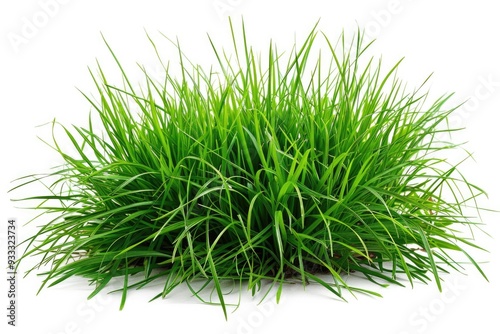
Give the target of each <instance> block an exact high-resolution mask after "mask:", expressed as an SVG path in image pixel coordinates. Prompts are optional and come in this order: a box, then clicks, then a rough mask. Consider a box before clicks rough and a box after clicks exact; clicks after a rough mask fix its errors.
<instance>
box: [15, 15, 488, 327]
mask: <svg viewBox="0 0 500 334" xmlns="http://www.w3.org/2000/svg"><path fill="white" fill-rule="evenodd" d="M148 37H149V36H148ZM231 37H232V40H233V43H234V50H233V51H232V53H233V55H232V56H230V55H229V54H228V53H226V52H224V51H223V50H221V49H220V48H218V47H216V46H215V44H214V43H213V41H212V40H211V39H210V40H209V42H210V43H211V45H212V47H213V52H214V55H215V57H216V59H217V60H218V64H217V65H216V66H214V67H213V68H210V69H203V68H201V67H200V66H197V65H195V64H192V63H191V62H190V61H189V60H188V59H187V58H186V57H185V55H184V54H183V52H182V50H181V49H180V47H178V45H179V44H178V42H173V41H172V43H173V44H174V46H175V47H177V48H178V53H179V62H178V63H179V67H178V68H176V69H175V70H178V71H179V73H180V75H173V74H172V71H174V70H173V69H172V68H171V65H170V63H168V65H164V64H165V63H164V62H163V61H162V60H161V59H159V60H160V63H161V65H162V66H163V69H164V77H163V79H162V80H161V81H158V80H155V79H154V78H153V77H152V76H151V75H149V74H148V72H147V71H146V70H144V69H143V68H142V69H143V72H144V79H145V84H144V85H143V87H142V88H141V89H137V88H134V86H133V84H132V81H131V80H130V79H129V77H128V76H127V73H126V71H125V70H124V68H123V67H122V65H121V64H120V62H119V60H118V57H117V56H116V55H115V54H114V53H113V51H112V49H111V47H109V45H108V43H107V42H106V45H108V48H109V51H110V52H111V55H112V56H113V57H114V59H115V60H116V64H117V65H118V69H119V70H120V72H121V76H122V79H123V84H122V85H114V84H112V83H110V82H108V80H107V79H106V76H105V73H104V69H103V68H101V67H100V66H98V67H97V69H96V70H95V71H91V75H92V78H93V80H94V81H95V86H96V90H97V94H98V95H97V98H91V97H90V96H88V95H85V94H84V95H85V97H86V98H87V99H88V102H89V103H90V104H91V105H92V107H93V113H92V114H91V116H90V117H89V122H88V125H87V126H83V127H80V126H70V127H68V126H65V125H61V124H58V123H56V122H55V121H54V122H53V127H54V131H55V129H62V130H63V139H62V141H67V142H69V143H70V144H71V145H72V147H71V148H70V149H68V148H67V146H64V147H65V148H64V149H63V148H62V147H63V146H62V145H61V144H60V143H61V139H60V136H59V137H57V136H56V135H54V136H53V143H52V144H51V146H52V147H53V148H54V149H55V150H56V151H57V152H58V153H59V154H60V156H61V158H62V160H63V161H64V163H63V164H62V165H61V166H60V167H58V168H56V169H54V170H53V171H51V172H50V173H48V174H41V175H40V174H37V175H32V176H28V177H26V178H22V179H20V180H18V185H17V186H16V188H18V187H26V186H29V185H30V184H32V183H33V182H45V184H46V185H47V192H46V193H45V194H40V195H37V196H33V197H30V198H23V200H33V199H35V200H37V201H41V203H40V204H39V205H37V206H36V209H37V210H41V212H42V213H43V214H50V215H52V216H53V217H55V218H53V219H52V220H50V221H49V222H47V223H45V224H44V225H43V226H41V227H40V228H39V229H38V231H37V233H36V234H34V235H33V236H31V237H30V238H28V239H27V240H26V241H25V246H26V251H25V252H24V255H23V257H22V258H21V261H24V259H25V258H27V257H29V256H35V255H36V256H38V257H39V262H38V264H37V266H35V267H33V268H32V269H31V270H29V271H28V272H30V271H32V270H38V269H39V268H40V267H42V266H45V265H48V266H49V269H48V271H46V272H45V273H44V275H45V276H44V280H43V284H42V286H41V289H42V288H43V287H44V286H50V285H55V284H58V283H60V282H62V281H64V280H66V279H68V278H70V277H72V276H75V275H78V276H83V277H86V278H88V279H89V280H90V281H91V282H92V283H93V284H95V291H94V292H93V293H92V295H91V296H94V295H95V294H97V293H99V292H100V291H101V290H102V289H103V288H105V287H106V286H107V284H108V283H109V282H110V281H111V279H112V278H115V277H123V278H124V282H123V289H122V293H123V294H122V301H121V305H120V307H123V305H124V303H125V299H126V295H127V290H128V289H130V288H140V287H142V286H145V285H147V284H149V283H150V282H152V281H153V280H157V279H163V280H164V281H165V285H164V287H163V289H162V290H161V291H160V292H159V294H158V295H157V296H156V297H155V298H158V297H165V296H167V295H168V294H169V292H171V291H172V290H173V289H174V288H175V287H176V286H178V285H179V284H181V283H187V284H188V285H189V288H190V289H191V291H192V292H193V294H195V295H196V296H197V297H198V298H200V299H201V300H202V301H206V300H205V299H204V298H203V297H202V295H201V291H203V288H205V289H210V288H213V289H214V292H215V293H216V294H215V295H216V296H217V303H218V304H219V305H221V306H222V309H223V311H224V314H225V315H226V317H227V304H226V303H225V301H224V291H223V288H222V286H223V281H225V280H233V281H235V282H236V283H238V285H239V286H241V283H242V282H248V289H249V290H251V291H252V292H253V293H255V292H256V291H258V290H259V289H260V288H261V286H262V284H263V283H264V282H265V281H271V282H274V283H275V285H277V287H278V289H277V299H278V300H279V297H280V295H281V291H282V287H283V284H285V283H286V282H288V281H290V279H292V278H293V279H298V280H300V281H301V282H302V283H303V284H304V285H306V284H307V283H309V282H314V283H317V284H320V285H322V286H324V287H325V288H326V289H328V290H329V291H331V292H332V293H333V294H335V295H337V296H338V297H339V298H342V299H343V298H344V297H343V292H345V291H346V290H347V291H361V292H367V293H373V294H376V293H375V292H370V291H366V290H361V289H356V288H355V287H353V286H350V285H349V284H348V283H347V282H346V277H347V276H348V275H349V274H350V273H352V272H356V273H358V274H361V275H363V276H365V277H366V278H367V279H368V280H370V281H373V282H375V283H377V284H388V283H392V284H402V283H401V282H402V280H403V279H407V280H408V281H409V282H410V284H413V282H414V281H421V282H429V281H435V283H436V284H437V286H438V288H439V289H441V278H440V274H441V273H444V272H447V271H448V270H450V269H452V270H462V267H461V265H460V263H461V262H459V261H457V260H454V257H452V256H455V255H457V256H458V255H460V254H459V253H463V254H465V256H466V257H467V259H468V261H470V262H471V263H472V264H473V265H474V266H475V267H476V268H477V270H479V272H480V273H481V274H482V275H483V276H484V273H483V271H482V270H481V268H480V266H479V265H478V264H477V263H476V262H475V261H474V259H473V258H472V257H471V256H470V255H469V254H468V253H467V250H466V249H467V248H470V247H472V248H478V249H480V247H479V246H478V245H476V244H475V242H474V239H473V234H472V233H469V232H472V231H473V230H476V229H478V228H479V224H480V221H479V220H478V219H479V218H476V217H470V216H469V211H468V210H467V208H469V207H472V208H475V209H478V204H477V202H476V199H477V198H478V197H479V196H481V195H483V194H484V192H483V191H482V190H481V189H480V188H478V187H477V186H475V185H473V184H471V183H470V182H469V181H468V180H467V179H466V178H465V177H464V176H463V175H462V174H461V173H460V172H459V170H458V167H459V164H456V165H453V164H452V165H450V163H449V162H448V161H447V160H446V159H445V158H441V157H442V156H444V155H445V153H447V151H448V150H452V149H455V148H457V146H459V145H455V144H453V143H449V142H445V141H443V140H441V139H440V138H443V134H446V133H447V132H452V131H455V129H448V128H446V127H445V125H446V121H447V118H448V116H449V114H450V113H451V112H453V110H454V109H456V107H452V108H449V107H446V104H447V101H448V100H449V98H450V96H451V95H444V96H442V97H440V98H438V99H437V100H435V101H434V102H431V103H429V102H428V101H427V97H428V93H427V92H423V91H422V90H423V88H422V87H423V85H422V86H421V87H420V88H418V89H416V90H414V91H411V92H409V91H408V90H406V89H405V85H404V84H403V83H402V81H401V80H400V79H398V77H397V75H396V72H397V68H398V66H399V64H400V62H398V63H396V64H395V65H394V66H393V67H392V68H389V70H387V71H384V70H383V68H382V62H381V61H376V60H374V59H373V58H371V59H370V58H368V57H367V56H365V54H366V51H367V49H368V47H369V46H370V44H366V43H364V42H363V36H362V33H361V32H358V34H357V35H356V36H355V37H354V38H353V39H352V40H351V41H348V40H346V38H345V36H344V35H341V36H340V38H339V39H338V40H337V41H335V43H334V42H332V41H331V40H330V39H329V38H328V37H327V36H325V35H323V34H320V33H318V30H317V27H316V26H315V27H314V29H313V30H312V31H311V33H310V34H309V35H308V36H307V38H305V40H304V41H303V43H302V44H300V45H296V46H294V47H293V48H292V49H291V51H290V52H289V53H280V52H279V51H278V50H277V48H276V47H275V46H274V45H273V44H271V45H270V47H269V50H268V52H266V53H265V54H263V55H260V54H256V53H255V52H254V50H253V49H252V48H251V46H250V45H248V44H247V38H246V33H245V28H244V25H243V26H242V34H241V36H237V34H236V32H235V29H234V28H233V25H232V24H231ZM150 41H151V43H152V46H153V48H154V50H155V52H156V53H157V54H158V51H157V47H156V45H155V42H154V41H153V39H151V38H150ZM318 43H323V45H324V46H325V47H324V48H321V49H322V52H318V49H317V48H316V45H317V44H318ZM325 55H326V56H325ZM424 84H425V82H424ZM97 129H99V130H97ZM56 137H57V138H56ZM14 189H15V188H14ZM478 213H479V212H478ZM37 219H41V218H40V217H38V218H37ZM469 229H470V231H469ZM76 255H78V256H76ZM136 274H141V275H142V276H143V277H142V278H141V279H140V280H138V281H135V282H134V283H132V282H129V276H131V275H136ZM485 277H486V276H485ZM198 279H203V280H206V284H204V285H203V287H202V289H201V290H200V289H196V288H194V286H192V283H193V282H194V281H195V280H198ZM207 302H211V301H207Z"/></svg>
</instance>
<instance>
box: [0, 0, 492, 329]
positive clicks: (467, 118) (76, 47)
mask: <svg viewBox="0 0 500 334" xmlns="http://www.w3.org/2000/svg"><path fill="white" fill-rule="evenodd" d="M499 13H500V12H499V11H498V9H497V8H496V6H495V2H494V1H485V0H481V1H474V2H472V1H439V2H438V1H430V0H427V1H425V0H413V1H411V0H399V1H398V0H396V1H389V0H376V1H374V0H364V1H361V0H358V1H350V2H348V1H327V0H322V1H320V0H315V1H290V0H288V1H284V0H279V1H265V0H206V1H202V0H196V1H195V0H186V1H165V0H157V1H154V0H142V1H129V0H120V1H118V0H108V1H95V0H86V1H78V0H64V1H63V0H40V1H34V0H26V1H18V0H2V1H1V4H0V30H1V31H0V97H1V99H0V103H1V104H0V105H1V117H2V121H1V132H0V135H1V139H0V143H1V155H0V157H1V158H0V159H1V160H0V164H1V170H2V177H1V184H0V188H1V191H0V196H1V197H0V198H1V202H0V220H1V221H2V223H1V225H0V226H4V227H2V228H1V234H0V235H1V245H0V246H1V250H0V253H1V254H5V249H6V246H5V230H6V228H5V224H6V221H7V219H8V218H10V217H15V218H17V220H18V221H19V224H20V225H22V224H23V223H25V222H27V221H28V220H29V219H30V218H32V215H33V213H32V212H29V211H27V210H22V209H19V208H17V207H16V203H13V202H11V201H10V198H11V197H13V195H12V194H7V190H8V189H9V188H10V187H11V183H10V182H11V181H12V180H13V179H15V178H17V177H20V176H23V175H26V174H30V173H34V172H44V171H47V170H48V168H50V167H52V166H55V165H57V164H58V163H59V162H60V160H59V159H58V157H57V155H55V154H54V153H53V152H52V151H51V150H50V149H49V148H48V147H47V146H46V145H44V144H43V143H42V142H41V141H40V140H39V139H37V136H41V137H42V138H46V139H48V136H49V134H50V132H49V129H48V128H47V127H37V126H39V125H41V124H44V123H47V122H49V121H51V120H52V119H53V118H56V119H57V120H58V121H60V122H62V123H64V124H71V123H73V124H79V125H84V124H85V123H84V122H85V120H86V118H87V116H88V112H89V111H90V107H89V105H88V103H87V102H86V101H85V99H84V98H83V97H82V95H81V94H80V93H79V92H78V90H77V89H76V88H79V89H81V90H82V91H84V92H87V93H92V92H94V90H93V87H92V83H91V80H90V76H89V74H88V71H87V67H90V68H91V69H95V66H96V62H95V60H96V58H97V59H99V61H100V62H101V63H102V64H103V67H104V68H110V67H112V65H111V59H110V56H109V54H108V53H107V51H106V48H105V46H104V43H103V41H102V39H101V36H100V33H101V32H102V33H103V34H104V35H105V36H106V38H107V40H108V41H109V42H110V43H111V45H112V46H113V48H114V51H115V52H116V53H117V54H118V55H119V57H120V58H121V60H122V61H123V62H124V64H125V66H127V68H128V69H129V70H130V69H131V72H132V73H134V71H135V70H136V67H134V63H135V62H139V63H142V64H145V65H146V66H150V67H151V66H152V68H154V65H152V64H154V63H153V62H152V59H153V53H152V49H151V48H150V46H149V45H148V42H147V38H146V35H145V30H146V31H148V32H150V33H151V34H152V35H153V36H158V34H157V31H161V32H163V33H164V34H166V35H167V36H169V37H172V38H175V37H179V40H180V41H181V44H182V46H183V49H184V51H185V52H186V54H187V55H189V56H190V58H191V59H193V60H194V61H195V62H200V63H207V62H208V61H209V59H212V58H210V57H209V56H207V55H208V54H209V52H210V44H209V43H208V40H207V38H206V33H209V34H210V35H211V36H212V37H213V38H214V39H215V40H216V41H217V43H219V45H222V46H226V47H229V45H230V35H229V29H228V23H227V17H228V15H231V16H232V17H234V18H235V21H236V22H239V20H240V18H241V17H242V16H243V17H244V19H245V23H246V26H247V32H248V35H249V38H250V40H251V42H252V44H254V45H255V46H256V49H259V48H260V49H261V50H262V51H263V52H266V49H265V48H266V47H267V46H268V43H269V40H270V39H271V38H272V39H273V41H275V42H276V43H278V45H279V47H280V48H281V49H282V50H285V49H287V48H290V47H291V45H292V43H293V40H294V35H295V34H296V35H297V36H298V39H299V40H300V37H301V36H304V35H305V34H307V33H308V32H309V30H310V29H311V27H312V26H313V25H314V23H315V22H316V21H317V20H318V19H319V18H321V21H320V24H319V28H320V29H321V30H322V31H324V32H325V33H326V34H328V35H329V36H331V37H332V39H335V38H336V37H337V36H338V35H339V33H340V32H341V31H342V29H345V31H346V32H347V33H352V32H354V31H355V29H356V28H357V26H358V25H359V26H360V27H361V28H363V27H364V28H366V29H367V34H368V35H370V36H371V37H373V38H377V41H376V43H375V44H374V46H373V47H372V48H371V51H370V53H371V54H372V55H374V56H377V57H378V56H379V55H381V54H383V56H384V61H386V62H387V63H391V62H394V61H395V60H397V59H399V58H401V57H403V56H404V57H405V61H404V63H403V65H402V67H401V70H400V71H399V75H400V76H401V77H402V78H403V79H404V80H405V81H407V82H408V86H409V87H415V86H417V85H418V84H420V82H421V81H422V80H423V79H424V78H425V77H426V76H427V75H428V74H430V73H431V72H434V76H433V78H432V81H431V85H430V86H429V88H430V89H431V91H432V94H436V95H438V94H441V93H446V92H456V95H455V97H454V98H453V102H455V103H457V104H458V103H460V102H463V101H466V100H467V99H470V100H469V102H468V103H466V104H465V105H464V106H463V107H462V108H461V109H460V110H458V111H457V112H456V113H455V115H454V117H453V118H452V119H451V121H452V122H453V125H458V126H464V127H466V130H464V131H462V132H461V133H460V134H457V136H455V137H454V138H453V140H454V141H457V142H462V141H464V142H465V141H467V144H466V145H465V147H466V148H467V149H468V150H469V151H470V152H472V153H473V155H474V158H475V161H472V160H469V161H467V162H466V163H465V164H464V165H463V166H462V170H463V172H464V173H465V174H466V175H467V177H468V178H470V179H471V181H473V182H474V183H476V184H478V185H480V186H482V187H483V188H485V189H486V190H487V192H488V193H489V195H490V197H489V199H483V200H482V201H481V203H480V204H481V205H483V206H486V207H490V208H495V209H500V205H499V203H500V201H499V200H500V181H499V177H498V165H497V162H498V159H497V156H498V144H499V142H500V131H499V130H498V124H500V122H499V121H500V117H499V113H498V111H499V107H500V94H499V93H500V66H499V64H500V63H499V61H498V59H500V48H499V39H498V36H499V33H500V19H499ZM31 25H33V26H31ZM161 43H162V45H167V43H166V42H165V41H161ZM172 56H173V55H172ZM166 57H169V55H168V54H166ZM174 60H175V59H174ZM138 73H139V72H138V71H137V74H138ZM461 154H463V152H459V153H458V155H457V156H456V157H454V158H459V157H460V156H461ZM498 219H499V214H493V213H485V214H484V215H483V221H484V223H485V225H486V226H485V229H486V230H487V231H488V232H489V233H490V234H491V235H492V238H488V237H485V236H484V235H477V237H478V242H479V243H481V244H482V245H484V247H486V248H487V249H489V250H490V253H489V254H486V253H478V254H477V256H478V260H480V261H489V262H488V263H485V264H484V265H483V268H484V270H485V271H486V273H487V274H488V276H489V279H490V282H489V283H488V282H486V281H485V280H484V279H482V277H481V276H480V275H479V274H478V273H477V272H476V271H475V270H474V269H473V268H471V267H467V268H466V272H467V274H468V275H462V274H459V273H452V274H450V275H447V276H444V279H445V283H444V284H443V286H444V293H443V294H439V292H438V291H437V288H436V286H435V285H432V284H430V285H422V284H417V285H415V286H414V288H413V289H412V288H410V287H407V288H401V287H396V286H391V287H389V288H385V289H384V288H378V287H374V286H372V285H370V284H368V283H366V282H365V281H363V280H356V279H352V280H350V282H352V283H353V284H354V283H355V284H357V285H358V286H362V287H370V288H372V289H375V290H377V291H379V292H381V293H383V295H384V298H371V297H366V296H361V295H357V299H356V298H355V297H352V296H350V295H346V297H347V299H348V301H349V302H348V303H345V302H342V301H339V300H337V299H336V298H333V296H331V295H330V294H329V293H328V292H326V291H325V290H324V289H322V288H318V287H315V286H308V287H307V288H306V290H305V291H304V289H303V288H302V287H301V286H299V285H296V286H290V287H288V288H287V289H285V291H284V292H283V300H282V302H281V303H280V304H279V305H276V304H275V302H274V300H273V299H270V298H268V299H266V300H264V302H263V303H262V304H260V305H257V304H258V301H259V300H258V299H252V298H250V297H249V296H247V295H244V298H243V301H242V305H241V307H240V308H239V309H238V310H237V311H236V312H234V313H231V314H230V316H229V320H228V321H227V322H226V321H225V320H224V318H223V315H222V312H221V310H220V308H219V307H217V306H208V305H202V304H200V303H199V302H198V301H197V300H196V299H194V298H191V297H190V296H189V293H188V292H187V291H186V290H184V289H179V290H176V291H174V293H173V294H172V296H170V297H169V298H168V299H166V300H157V301H154V302H152V303H148V302H147V301H148V299H149V298H151V297H152V296H154V295H155V294H156V292H157V291H158V289H159V288H160V287H159V286H157V287H151V288H147V289H145V290H142V291H132V292H131V293H130V295H129V298H128V300H127V304H126V306H125V309H124V310H123V311H118V305H119V299H120V296H119V295H118V294H116V295H115V294H113V295H104V294H103V295H101V296H99V297H98V298H96V299H94V300H91V301H87V300H86V296H87V295H88V294H89V293H90V292H91V291H92V287H89V286H87V284H86V282H85V281H84V280H81V279H78V278H76V279H74V280H72V281H69V282H67V283H64V284H62V285H60V286H56V287H53V288H50V289H47V290H43V291H42V292H41V294H40V295H38V296H36V295H35V294H36V291H37V289H38V287H39V284H40V279H39V277H37V276H36V275H30V276H28V277H27V278H25V279H21V278H19V282H18V293H19V298H18V307H19V310H18V312H19V314H18V316H19V318H18V327H17V328H15V329H13V328H10V327H8V326H7V325H6V322H7V320H6V317H5V315H4V314H6V313H7V312H6V310H5V308H6V307H4V305H6V303H7V296H6V295H7V293H6V291H7V286H6V279H4V278H3V277H4V274H2V275H1V279H0V282H1V283H0V296H1V297H0V305H1V307H0V309H2V310H3V311H1V312H0V313H1V314H0V319H2V320H1V325H0V328H2V329H1V330H0V331H1V332H2V333H5V330H4V329H5V328H7V330H8V331H7V332H8V333H43V334H49V333H51V334H56V333H57V334H62V333H66V334H70V333H109V332H113V333H117V332H124V331H126V332H127V333H133V332H135V333H139V332H153V331H154V332H167V331H168V332H170V331H183V332H189V333H191V332H192V333H195V332H201V331H203V332H205V333H277V332H280V333H299V332H305V331H308V332H317V333H320V332H334V331H343V332H346V333H366V332H369V333H390V334H404V333H406V334H413V333H469V332H471V333H477V332H479V333H498V332H499V330H500V325H499V321H498V308H497V307H496V305H495V304H496V302H497V301H498V300H499V298H500V291H499V278H500V277H499V274H498V267H499V260H498V248H499V247H498V243H497V242H496V241H495V240H497V239H498V236H499V235H500V233H499V228H498V224H497V222H498ZM35 226H36V223H33V224H32V225H29V226H25V227H21V230H20V238H21V239H24V238H25V237H27V236H29V235H30V233H32V232H33V230H34V228H35ZM5 258H6V256H1V260H0V264H1V266H2V268H5V263H6V262H5V260H6V259H5ZM495 268H496V269H495ZM2 272H4V270H3V269H2ZM160 284H161V283H160ZM118 286H119V285H117V286H116V287H118Z"/></svg>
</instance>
